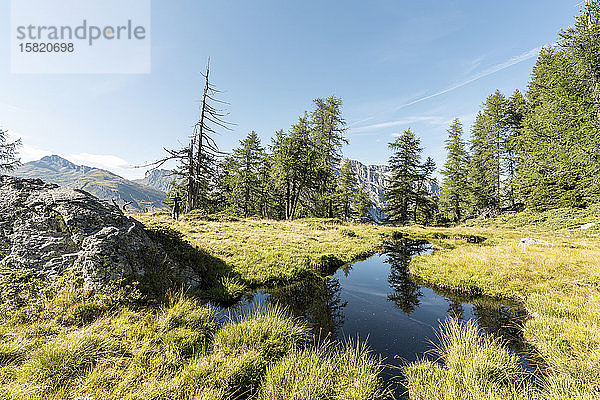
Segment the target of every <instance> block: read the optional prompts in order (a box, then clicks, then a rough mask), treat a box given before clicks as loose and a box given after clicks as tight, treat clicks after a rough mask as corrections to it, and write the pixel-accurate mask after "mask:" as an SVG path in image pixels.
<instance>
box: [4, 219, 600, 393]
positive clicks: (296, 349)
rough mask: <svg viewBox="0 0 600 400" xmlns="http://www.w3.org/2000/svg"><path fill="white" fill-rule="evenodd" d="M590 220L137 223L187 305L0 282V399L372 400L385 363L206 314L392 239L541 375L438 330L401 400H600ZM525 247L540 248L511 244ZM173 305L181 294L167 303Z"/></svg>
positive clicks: (35, 279) (472, 335) (462, 331)
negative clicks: (493, 301) (195, 275)
mask: <svg viewBox="0 0 600 400" xmlns="http://www.w3.org/2000/svg"><path fill="white" fill-rule="evenodd" d="M599 216H600V212H599V210H598V209H597V208H592V209H590V210H587V211H585V212H584V211H581V210H558V211H554V212H551V213H546V214H528V213H517V214H509V215H504V216H502V217H501V218H498V219H496V220H491V221H471V222H469V223H467V224H464V225H462V226H459V227H454V228H431V227H420V226H410V227H404V228H390V227H378V226H373V225H367V224H344V223H340V222H339V221H337V220H322V219H305V220H299V221H294V222H277V221H264V220H253V219H246V220H237V219H231V218H217V217H206V216H199V215H194V214H192V215H189V216H187V217H184V218H182V219H180V220H179V221H172V220H171V219H170V218H169V216H168V215H165V214H142V215H135V217H136V218H138V219H139V220H140V221H142V222H143V223H144V224H145V225H146V227H147V230H148V233H149V234H150V235H151V236H153V238H154V239H156V240H158V241H160V242H162V243H163V244H164V245H165V246H167V247H168V248H169V250H170V254H171V256H172V257H173V258H175V259H177V260H178V261H180V262H187V263H195V264H201V265H203V266H204V268H205V270H206V277H205V282H204V286H203V287H202V288H201V290H200V291H199V292H198V293H195V296H194V297H192V296H191V294H189V293H180V292H176V293H175V294H173V293H172V292H171V294H170V295H167V296H162V297H148V296H146V295H144V294H143V291H141V290H140V287H139V286H138V285H136V284H135V283H130V284H128V285H125V286H121V287H119V288H113V289H112V290H110V291H107V292H105V293H93V294H92V293H86V292H84V291H83V290H82V285H81V278H80V277H79V276H78V275H77V274H76V273H74V272H73V273H71V274H68V275H66V276H64V277H62V278H60V279H58V280H49V279H48V278H47V277H46V276H45V275H43V274H41V273H37V272H34V271H11V270H6V269H2V270H0V284H1V285H2V287H3V291H2V292H1V296H0V311H2V312H1V313H0V399H2V400H4V399H28V400H30V399H63V398H70V399H75V398H80V399H100V398H101V399H122V398H123V399H205V400H208V399H265V400H266V399H385V398H390V393H389V391H388V390H387V389H386V388H385V387H384V385H383V382H382V380H381V374H380V372H381V369H382V368H383V363H384V361H382V360H380V359H378V358H377V357H376V356H375V355H373V354H371V353H370V352H369V350H368V347H367V345H366V344H365V343H351V342H350V343H345V344H333V343H319V344H316V342H315V340H314V338H312V337H311V336H310V334H309V329H308V327H307V326H306V324H305V323H303V322H302V321H299V320H296V319H293V318H290V317H289V316H288V315H287V314H286V311H285V310H280V309H276V308H275V309H259V310H254V311H251V312H249V313H248V314H246V315H242V316H239V317H235V318H232V319H228V318H224V317H223V318H220V319H219V318H217V317H216V314H215V313H214V311H213V310H212V309H211V308H210V307H209V306H207V305H206V301H208V300H212V301H227V300H229V301H231V300H233V299H235V298H237V297H239V296H240V295H241V294H242V293H244V292H246V291H248V290H250V289H252V288H254V287H258V286H264V285H277V284H284V283H287V282H291V281H294V280H299V279H302V278H303V277H305V276H306V275H307V274H317V275H325V274H327V273H329V272H333V271H334V270H335V269H336V268H337V267H338V266H340V265H342V264H344V263H347V262H350V261H353V260H356V259H360V258H362V257H365V256H368V255H369V254H371V253H372V252H374V251H376V250H377V249H378V248H380V247H381V245H382V243H383V240H384V239H385V238H386V237H392V236H394V233H395V232H397V231H400V232H403V233H404V234H407V235H410V236H413V237H417V238H427V239H428V240H430V241H431V242H432V243H433V244H434V248H435V252H434V254H433V255H424V256H416V257H415V258H414V259H413V262H412V263H411V265H410V272H411V274H412V275H413V276H415V277H416V278H418V279H420V280H422V281H424V282H426V283H427V284H429V285H432V286H437V287H440V288H444V289H450V290H456V291H460V292H463V293H465V294H468V295H487V296H492V297H497V298H506V299H511V300H516V301H518V302H520V303H522V304H523V305H524V307H526V309H527V311H528V312H529V314H530V318H529V319H528V320H527V321H526V323H525V325H524V334H525V337H526V339H527V341H528V342H529V343H530V344H531V345H532V346H533V348H535V351H536V352H537V358H538V360H537V361H538V363H537V364H538V365H539V366H540V368H541V369H542V370H541V371H539V373H538V374H537V377H538V378H539V379H538V380H537V381H535V380H534V379H533V378H532V376H530V375H529V374H528V373H525V372H523V371H522V370H521V369H520V368H519V366H518V365H517V359H516V357H515V356H514V355H513V354H511V353H510V352H509V351H508V350H507V348H506V347H505V345H504V343H502V341H501V340H499V339H497V338H493V337H490V336H482V335H481V334H480V332H479V331H478V329H477V327H476V326H475V325H474V324H460V323H458V322H456V321H454V320H452V319H450V320H447V321H446V322H445V323H444V324H443V326H442V329H441V331H440V332H439V335H440V344H439V345H438V346H437V348H435V349H434V351H435V352H434V356H433V357H431V356H430V355H425V358H424V359H423V360H421V361H418V362H416V363H412V364H409V365H407V366H406V367H405V368H404V371H403V372H404V375H405V377H406V384H407V389H408V390H409V393H410V396H411V399H414V400H430V399H445V400H452V399H457V400H458V399H473V400H475V399H498V400H500V399H540V400H541V399H598V398H600V291H599V289H600V288H599V282H600V230H599V227H598V226H594V227H591V228H589V229H586V230H581V229H577V227H579V226H580V225H582V224H583V223H586V222H593V221H597V220H598V217H599ZM523 237H534V238H537V239H542V240H546V241H548V242H550V243H551V244H552V246H542V245H535V246H527V247H525V246H520V245H519V241H520V239H521V238H523ZM177 293H178V294H177Z"/></svg>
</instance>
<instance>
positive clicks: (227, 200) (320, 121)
mask: <svg viewBox="0 0 600 400" xmlns="http://www.w3.org/2000/svg"><path fill="white" fill-rule="evenodd" d="M345 132H346V123H345V121H344V119H343V118H342V101H341V99H339V98H336V97H334V96H331V97H328V98H324V99H322V98H318V99H315V100H314V109H313V110H312V111H311V112H305V113H304V115H302V116H301V117H299V118H298V121H297V123H295V124H294V125H292V127H291V128H290V129H289V130H288V131H287V132H285V131H283V130H280V131H278V132H276V133H275V137H274V138H273V139H272V141H271V143H270V144H269V145H268V146H264V145H263V144H262V143H261V141H260V138H259V136H258V135H257V134H256V133H255V132H254V131H253V132H251V133H250V134H249V135H248V136H247V137H246V138H245V139H244V140H242V141H240V145H239V147H238V148H236V149H234V150H233V152H232V154H230V155H225V156H224V157H211V158H210V159H206V160H203V161H204V163H205V165H206V166H207V167H206V168H203V169H202V171H201V174H199V175H198V176H197V177H195V178H194V180H196V181H203V182H207V184H206V185H203V186H197V187H196V193H195V194H194V198H195V199H194V201H193V203H194V205H195V206H194V207H192V208H193V209H201V210H203V211H205V212H209V213H216V212H225V213H227V214H231V215H237V216H240V217H253V216H256V217H263V218H270V219H288V220H291V219H295V218H299V217H322V218H339V219H341V220H344V221H363V222H365V221H368V220H369V213H368V210H369V207H370V205H371V200H370V198H369V194H368V192H367V190H366V188H365V186H364V185H358V184H357V180H356V177H355V176H354V173H353V171H352V168H351V166H350V162H349V160H342V156H341V147H342V145H343V144H344V143H347V140H346V138H345V137H344V134H345ZM198 142H199V141H198V140H197V137H196V139H193V140H192V144H191V145H190V147H189V148H193V149H195V150H193V151H190V150H189V148H187V149H184V151H182V154H188V153H194V152H198V147H197V144H196V143H198ZM192 145H195V147H192ZM192 158H193V159H197V157H192ZM187 159H188V158H186V157H184V158H183V161H184V162H183V163H182V165H181V168H180V171H179V174H180V175H182V176H187V171H188V170H189V168H188V163H186V162H185V160H187ZM199 178H201V179H199ZM178 182H179V184H177V185H176V188H175V190H176V191H178V192H179V195H180V196H181V197H183V198H187V197H188V195H189V190H188V188H189V187H190V186H189V183H188V180H187V179H180V180H179V181H178ZM171 197H173V194H171Z"/></svg>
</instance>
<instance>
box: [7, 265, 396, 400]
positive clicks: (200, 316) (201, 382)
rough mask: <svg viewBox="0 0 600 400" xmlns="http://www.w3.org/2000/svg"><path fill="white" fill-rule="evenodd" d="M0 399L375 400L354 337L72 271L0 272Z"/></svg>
mask: <svg viewBox="0 0 600 400" xmlns="http://www.w3.org/2000/svg"><path fill="white" fill-rule="evenodd" d="M1 272H2V274H1V275H0V277H1V282H0V283H1V284H2V285H3V287H4V288H7V289H8V290H7V291H3V292H2V293H3V294H2V302H1V303H0V308H1V310H2V314H1V315H2V318H1V319H0V399H3V400H4V399H26V400H35V399H75V398H79V399H204V400H208V399H223V400H225V399H247V398H256V399H282V400H283V399H309V398H311V399H317V398H318V399H339V398H347V399H364V400H367V399H383V398H386V397H387V393H386V391H385V390H383V389H382V382H381V379H380V378H379V372H380V369H381V368H382V367H381V364H380V362H379V361H378V360H377V359H376V358H375V357H373V356H371V355H370V354H369V352H368V351H367V350H366V349H365V348H364V347H363V346H362V345H360V344H352V343H348V344H345V345H333V344H329V345H327V344H322V345H314V344H312V343H313V341H312V338H311V337H310V336H309V334H308V331H309V330H308V328H307V326H306V325H305V324H304V323H302V322H300V321H297V320H294V319H290V318H289V317H288V316H287V315H286V313H285V312H284V311H282V310H279V309H262V310H255V311H254V312H252V313H249V314H248V315H244V316H241V317H238V318H236V319H234V320H225V321H218V320H217V319H216V318H215V315H214V313H213V311H212V310H211V309H210V308H208V307H206V306H203V305H202V304H200V303H198V302H196V301H194V300H191V299H188V298H185V297H184V296H182V295H179V296H175V297H174V298H171V300H170V301H169V302H168V303H165V304H162V305H158V304H156V305H154V306H149V305H148V304H145V303H140V298H139V294H138V293H136V290H135V289H134V288H131V287H130V288H121V289H119V290H115V291H113V292H111V293H105V294H102V295H100V294H95V295H93V296H90V295H89V294H86V293H84V292H83V290H82V289H81V282H80V281H79V280H78V278H77V276H76V275H72V276H70V277H68V278H64V279H60V280H58V281H48V280H46V278H45V277H44V276H43V275H39V274H32V273H30V274H29V275H23V273H17V272H15V271H7V270H2V271H1Z"/></svg>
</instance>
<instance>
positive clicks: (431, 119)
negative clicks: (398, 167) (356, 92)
mask: <svg viewBox="0 0 600 400" xmlns="http://www.w3.org/2000/svg"><path fill="white" fill-rule="evenodd" d="M419 122H421V123H428V124H431V125H447V124H448V120H447V119H446V118H444V117H439V116H427V115H417V116H412V117H406V118H402V119H400V120H396V121H388V122H381V123H377V124H371V125H365V126H361V127H358V128H353V129H352V130H351V132H352V133H353V134H355V133H361V132H369V131H376V130H379V129H385V128H393V127H396V126H403V125H411V124H416V123H419Z"/></svg>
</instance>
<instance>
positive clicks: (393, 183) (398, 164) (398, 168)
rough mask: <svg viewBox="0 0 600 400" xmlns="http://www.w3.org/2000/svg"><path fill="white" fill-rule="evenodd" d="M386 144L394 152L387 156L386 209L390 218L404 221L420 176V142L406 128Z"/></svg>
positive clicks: (412, 202)
mask: <svg viewBox="0 0 600 400" xmlns="http://www.w3.org/2000/svg"><path fill="white" fill-rule="evenodd" d="M388 146H389V148H390V149H392V151H393V154H392V156H391V157H390V159H389V166H390V178H389V181H388V182H387V187H386V191H385V196H384V197H385V203H386V205H385V212H386V214H387V215H388V219H389V221H390V222H392V223H395V224H406V223H408V222H409V220H410V217H411V211H412V210H413V207H414V202H415V198H416V195H415V182H416V180H417V179H418V177H419V167H420V163H419V161H420V153H421V150H422V149H421V143H420V140H419V139H418V138H417V137H416V136H415V134H414V133H413V132H412V131H411V130H410V129H408V130H406V131H405V132H404V133H403V134H401V135H400V136H398V137H397V138H396V140H394V141H393V142H392V143H390V144H389V145H388Z"/></svg>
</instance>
